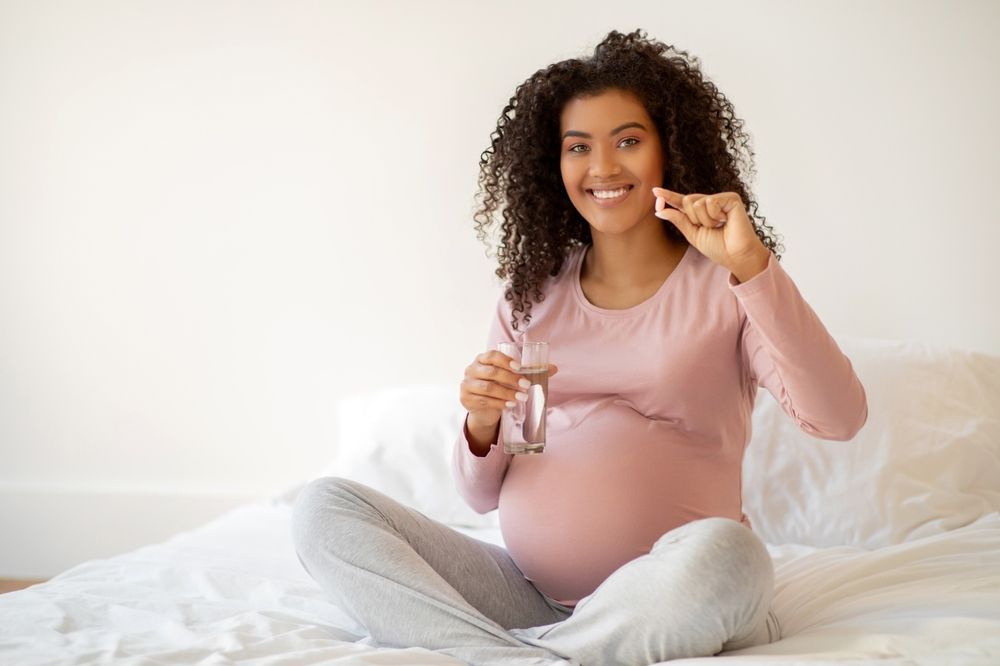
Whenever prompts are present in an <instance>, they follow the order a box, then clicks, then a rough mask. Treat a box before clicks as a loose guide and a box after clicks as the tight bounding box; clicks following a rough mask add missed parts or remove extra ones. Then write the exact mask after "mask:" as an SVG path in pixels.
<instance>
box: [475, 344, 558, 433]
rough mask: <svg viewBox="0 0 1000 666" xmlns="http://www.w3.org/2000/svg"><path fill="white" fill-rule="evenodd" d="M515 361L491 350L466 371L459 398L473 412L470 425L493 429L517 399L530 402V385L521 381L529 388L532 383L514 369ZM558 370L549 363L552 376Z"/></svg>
mask: <svg viewBox="0 0 1000 666" xmlns="http://www.w3.org/2000/svg"><path fill="white" fill-rule="evenodd" d="M513 360H514V359H512V358H511V357H510V356H507V355H506V354H504V353H502V352H499V351H497V350H490V351H487V352H483V353H482V354H480V355H479V356H477V357H476V360H475V361H473V362H472V363H470V364H469V366H468V367H467V368H466V369H465V379H463V380H462V387H461V392H460V395H459V399H460V401H461V403H462V406H463V407H465V408H466V409H467V410H468V411H469V424H470V425H472V424H475V425H476V426H478V427H480V428H482V427H487V426H489V427H492V426H494V425H496V424H497V423H499V422H500V415H501V414H502V413H503V410H504V408H505V407H508V406H510V407H513V406H514V404H516V403H515V402H514V401H517V400H520V401H522V402H523V401H524V400H527V397H528V396H527V393H525V389H527V386H524V385H523V384H521V383H520V382H524V384H528V386H530V383H529V382H528V380H527V379H525V378H524V376H523V375H521V374H519V373H518V372H517V371H516V370H515V369H514V368H512V367H511V362H512V361H513ZM514 367H517V366H514ZM558 371H559V369H558V368H557V367H556V366H554V365H552V364H551V363H549V377H552V376H553V375H555V374H556V373H557V372H558ZM518 394H520V396H521V397H520V398H519V397H518ZM508 403H514V404H510V405H508Z"/></svg>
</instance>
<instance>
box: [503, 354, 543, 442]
mask: <svg viewBox="0 0 1000 666" xmlns="http://www.w3.org/2000/svg"><path fill="white" fill-rule="evenodd" d="M497 351H499V352H500V353H502V354H506V355H507V356H510V357H511V358H513V359H514V360H515V361H517V362H518V363H520V364H521V367H520V369H518V370H517V372H518V374H520V375H522V376H523V377H524V378H525V379H527V380H528V381H530V382H531V386H530V387H529V388H527V389H520V390H522V391H524V392H526V393H527V394H528V399H527V400H526V401H524V402H521V401H520V400H517V401H515V402H517V404H516V405H514V406H513V407H507V408H504V410H503V412H502V413H501V415H500V429H501V431H502V433H503V450H504V453H541V452H542V451H544V450H545V412H546V409H547V408H548V403H549V343H547V342H525V343H522V345H518V344H517V343H515V342H501V343H499V344H498V345H497Z"/></svg>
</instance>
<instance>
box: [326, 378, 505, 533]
mask: <svg viewBox="0 0 1000 666" xmlns="http://www.w3.org/2000/svg"><path fill="white" fill-rule="evenodd" d="M465 414H466V411H465V408H464V407H462V403H461V402H459V386H458V384H457V383H456V384H446V385H442V384H415V385H410V386H397V387H392V388H388V389H383V390H378V391H372V392H368V393H364V394H359V395H355V396H351V397H348V398H344V399H342V400H340V401H338V402H337V405H336V416H337V443H336V446H337V450H336V454H335V457H334V460H333V461H332V462H331V463H330V465H329V466H328V467H327V468H326V469H325V470H323V471H322V472H321V475H322V476H341V477H345V478H349V479H353V480H355V481H360V482H361V483H364V484H365V485H367V486H370V487H372V488H374V489H376V490H378V491H381V492H383V493H385V494H386V495H389V496H390V497H392V498H393V499H395V500H396V501H398V502H401V503H402V504H405V505H407V506H409V507H411V508H413V509H416V510H418V511H420V512H422V513H423V514H425V515H426V516H428V517H429V518H433V519H434V520H437V521H438V522H442V523H445V524H448V525H455V526H463V527H498V526H499V519H498V515H497V512H496V511H491V512H489V513H487V514H479V513H476V512H475V511H473V510H472V509H471V508H470V507H469V505H468V504H466V503H465V500H464V499H462V496H461V495H459V494H458V490H457V489H456V487H455V480H454V477H453V475H452V472H451V456H452V450H453V447H454V446H455V440H456V439H457V438H458V435H459V433H460V432H462V425H463V423H464V421H465Z"/></svg>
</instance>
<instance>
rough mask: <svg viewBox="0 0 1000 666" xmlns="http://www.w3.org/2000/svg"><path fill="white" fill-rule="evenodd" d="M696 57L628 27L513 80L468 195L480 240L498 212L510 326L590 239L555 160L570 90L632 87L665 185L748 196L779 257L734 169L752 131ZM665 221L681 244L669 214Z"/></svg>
mask: <svg viewBox="0 0 1000 666" xmlns="http://www.w3.org/2000/svg"><path fill="white" fill-rule="evenodd" d="M700 63H701V61H700V60H699V59H698V58H695V57H689V56H688V54H687V52H685V51H681V50H678V49H676V48H675V47H673V46H668V45H666V44H663V43H662V42H657V41H652V40H649V39H646V34H645V32H644V31H642V30H635V31H633V32H631V33H629V34H627V35H625V34H622V33H620V32H618V31H617V30H612V31H611V32H610V33H608V35H607V36H606V37H605V38H604V40H603V41H602V42H601V43H600V44H598V45H597V47H596V48H595V49H594V54H593V56H591V57H588V58H584V59H577V58H574V59H571V60H563V61H562V62H557V63H554V64H552V65H549V66H548V67H546V68H545V69H541V70H538V71H537V72H535V73H534V74H533V75H532V76H531V77H530V78H529V79H528V80H527V81H525V82H524V83H522V84H520V85H518V86H517V88H516V90H515V92H514V96H513V97H511V98H510V100H509V101H508V103H507V105H506V106H505V107H504V109H503V112H502V113H501V114H500V118H499V120H498V121H497V126H496V129H495V130H494V131H493V133H492V134H491V135H490V138H491V145H490V147H489V148H487V149H486V150H485V151H483V153H482V154H481V156H480V160H479V167H480V173H479V181H478V182H479V191H478V192H477V194H476V198H477V199H480V198H482V203H481V205H480V206H479V207H478V208H477V209H476V212H475V214H474V215H473V219H474V220H475V222H476V224H475V227H476V231H477V237H478V238H479V240H480V241H484V242H485V241H486V232H485V229H486V228H487V227H490V226H492V224H493V222H494V218H495V213H496V211H497V210H498V209H500V210H501V217H502V220H503V221H502V222H501V224H500V239H499V246H498V252H497V261H498V263H499V267H498V268H497V269H496V271H495V273H496V275H497V276H498V277H499V278H501V279H502V280H507V287H506V290H505V292H504V298H505V299H506V300H507V301H512V302H513V303H512V306H511V310H512V314H513V319H512V321H511V325H512V327H513V328H514V330H515V331H516V330H519V329H518V315H519V314H523V319H524V325H525V326H527V325H528V324H529V323H530V322H531V313H530V310H531V305H532V303H531V299H530V298H529V295H533V297H534V299H535V300H536V301H539V302H540V301H542V300H543V299H544V298H545V295H544V294H543V293H542V290H541V285H542V283H543V282H544V280H545V279H546V278H547V277H548V276H556V275H558V274H559V271H560V270H561V268H562V265H563V262H564V261H565V259H566V257H567V255H568V254H569V252H570V250H571V249H572V248H573V247H575V246H579V245H585V244H588V243H590V242H591V241H592V237H591V231H590V225H589V223H588V222H587V221H586V220H585V219H584V218H583V216H581V215H580V213H579V211H577V210H576V208H575V206H574V205H573V204H572V202H571V201H570V199H569V196H568V194H567V193H566V189H565V187H564V185H563V183H562V177H561V172H560V167H559V156H560V144H561V142H560V137H559V121H560V117H561V114H562V110H563V107H564V106H565V105H566V103H567V102H569V101H570V100H572V99H574V98H578V97H589V96H593V95H599V94H600V93H602V92H604V91H607V90H611V89H618V90H624V91H628V92H631V93H632V94H633V95H635V96H636V97H637V98H638V100H639V101H640V102H641V103H642V104H643V106H644V107H645V108H646V111H647V113H648V114H649V117H650V118H652V119H653V122H654V123H655V125H656V130H657V133H658V134H659V136H660V141H661V145H662V146H663V151H664V156H663V157H664V160H663V162H664V173H663V183H665V184H667V183H669V188H670V189H672V190H675V191H678V192H706V193H711V192H736V193H737V194H739V195H740V198H741V199H742V200H743V201H744V202H746V207H747V214H748V217H749V218H750V219H751V221H752V223H753V225H754V229H755V231H756V232H757V236H758V237H759V238H760V239H761V241H762V242H763V244H764V245H765V246H766V247H767V248H768V249H769V250H770V251H772V252H774V253H775V257H776V259H778V260H780V259H781V255H780V254H778V252H780V251H783V250H784V248H783V246H781V245H780V244H779V243H778V241H777V240H776V239H775V237H774V236H773V234H772V233H771V232H772V229H771V227H770V225H768V224H765V219H766V218H764V217H760V218H759V220H758V219H757V218H758V216H757V214H756V211H757V203H756V202H755V201H753V198H752V192H751V191H750V188H749V186H748V185H747V184H746V183H745V182H744V180H742V179H741V177H740V173H741V171H740V170H741V168H742V169H743V171H744V172H745V173H747V174H749V176H750V178H751V179H752V178H753V176H754V175H755V171H754V165H753V155H754V153H753V150H752V148H751V146H750V137H749V136H748V135H747V134H745V133H744V132H743V129H742V128H743V121H742V120H740V119H739V118H737V117H736V116H735V113H734V111H733V105H732V104H731V103H730V102H729V101H728V100H727V99H726V97H725V96H724V95H723V94H722V93H721V92H719V90H718V89H717V88H716V87H715V85H714V84H713V83H712V82H711V81H709V80H707V79H706V78H705V77H704V76H703V75H702V73H701V71H700V69H699V67H700ZM665 186H666V185H665ZM484 194H485V196H484ZM663 226H664V229H665V231H666V233H667V234H669V235H671V236H672V237H674V238H676V239H677V240H679V241H682V242H684V243H686V242H687V241H686V239H684V236H683V235H682V234H681V233H680V231H678V230H677V229H676V228H675V227H674V225H673V224H671V223H670V222H669V221H667V220H663ZM487 247H489V245H488V244H487ZM487 256H489V252H488V250H487Z"/></svg>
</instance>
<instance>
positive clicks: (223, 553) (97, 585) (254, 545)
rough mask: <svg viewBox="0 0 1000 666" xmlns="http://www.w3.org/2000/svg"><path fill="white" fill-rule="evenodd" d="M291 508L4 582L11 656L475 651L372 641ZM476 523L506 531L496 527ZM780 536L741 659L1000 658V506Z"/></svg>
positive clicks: (152, 659)
mask: <svg viewBox="0 0 1000 666" xmlns="http://www.w3.org/2000/svg"><path fill="white" fill-rule="evenodd" d="M290 510H291V507H290V506H289V504H288V503H287V502H285V501H283V500H282V499H281V498H280V497H276V498H273V499H265V500H262V501H260V502H257V503H253V504H248V505H245V506H242V507H239V508H237V509H235V510H233V511H231V512H229V513H227V514H225V515H224V516H222V517H220V518H218V519H216V520H214V521H212V522H210V523H208V524H206V525H204V526H202V527H199V528H197V529H195V530H191V531H189V532H184V533H181V534H178V535H176V536H174V537H172V538H171V539H169V540H168V541H166V542H163V543H160V544H155V545H150V546H146V547H143V548H140V549H138V550H135V551H132V552H129V553H124V554H122V555H118V556H116V557H112V558H109V559H102V560H93V561H89V562H85V563H83V564H80V565H78V566H76V567H73V568H72V569H69V570H67V571H65V572H63V573H62V574H60V575H58V576H56V577H55V578H53V579H51V580H50V581H48V582H46V583H44V584H41V585H36V586H34V587H31V588H28V589H25V590H20V591H17V592H12V593H8V594H4V595H0V663H3V664H19V665H24V666H28V665H32V664H92V663H107V662H110V661H114V662H115V663H125V664H155V663H160V664H162V663H202V664H230V663H247V664H260V665H264V664H316V663H326V664H329V663H333V664H349V663H350V664H456V663H460V662H457V661H456V660H455V659H453V658H450V657H447V656H443V655H440V654H437V653H434V652H431V651H429V650H424V649H421V648H409V649H406V650H400V649H389V648H376V647H372V645H373V643H372V642H371V639H370V638H369V637H367V636H366V632H365V631H364V630H363V628H361V627H359V626H357V625H356V624H355V623H354V622H353V621H351V620H350V619H349V618H348V617H347V616H346V615H345V614H344V613H343V612H342V611H341V610H340V609H339V608H337V607H336V606H334V605H333V604H331V603H330V602H328V601H326V600H325V599H324V596H323V593H322V591H321V590H320V588H319V587H318V586H317V585H316V583H315V582H314V581H313V580H312V579H311V578H310V577H309V576H308V575H307V574H306V573H305V571H304V570H303V569H302V567H301V565H300V564H299V562H298V560H297V558H296V556H295V553H294V551H293V549H292V544H291V537H290V533H289V526H290ZM461 531H463V532H465V533H466V534H469V535H471V536H475V537H477V538H480V539H483V540H485V541H490V542H493V543H502V540H501V538H500V534H499V531H498V530H497V529H495V528H480V529H462V530H461ZM768 549H769V550H770V552H771V555H772V557H773V558H774V561H775V571H776V591H775V594H776V596H775V602H774V609H775V612H776V613H777V615H778V617H779V620H780V622H781V624H782V630H783V638H782V639H781V640H780V641H778V642H776V643H772V644H770V645H766V646H760V647H756V648H749V649H745V650H738V651H733V652H728V653H724V655H725V656H726V658H727V659H729V660H730V662H731V663H734V664H742V663H755V664H760V663H781V664H794V663H805V664H809V665H810V666H814V665H815V664H819V663H828V662H834V661H842V660H851V661H855V662H856V661H859V660H860V661H867V660H876V659H878V660H880V663H907V664H910V663H921V664H922V663H929V664H930V663H933V664H1000V513H992V514H989V515H987V516H985V517H983V518H981V519H979V520H978V521H976V522H974V523H972V524H970V525H966V526H965V527H962V528H959V529H956V530H954V531H952V532H949V533H946V534H941V535H936V536H933V537H928V538H924V539H921V540H919V541H914V542H910V543H905V544H900V545H897V546H891V547H887V548H883V549H879V550H875V551H864V550H860V549H856V548H848V547H840V548H828V549H816V548H811V547H806V546H792V545H784V546H768ZM707 659H708V658H701V659H681V660H676V661H673V662H670V663H672V664H693V663H708V662H707ZM886 660H888V661H886ZM727 663H729V662H727Z"/></svg>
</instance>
